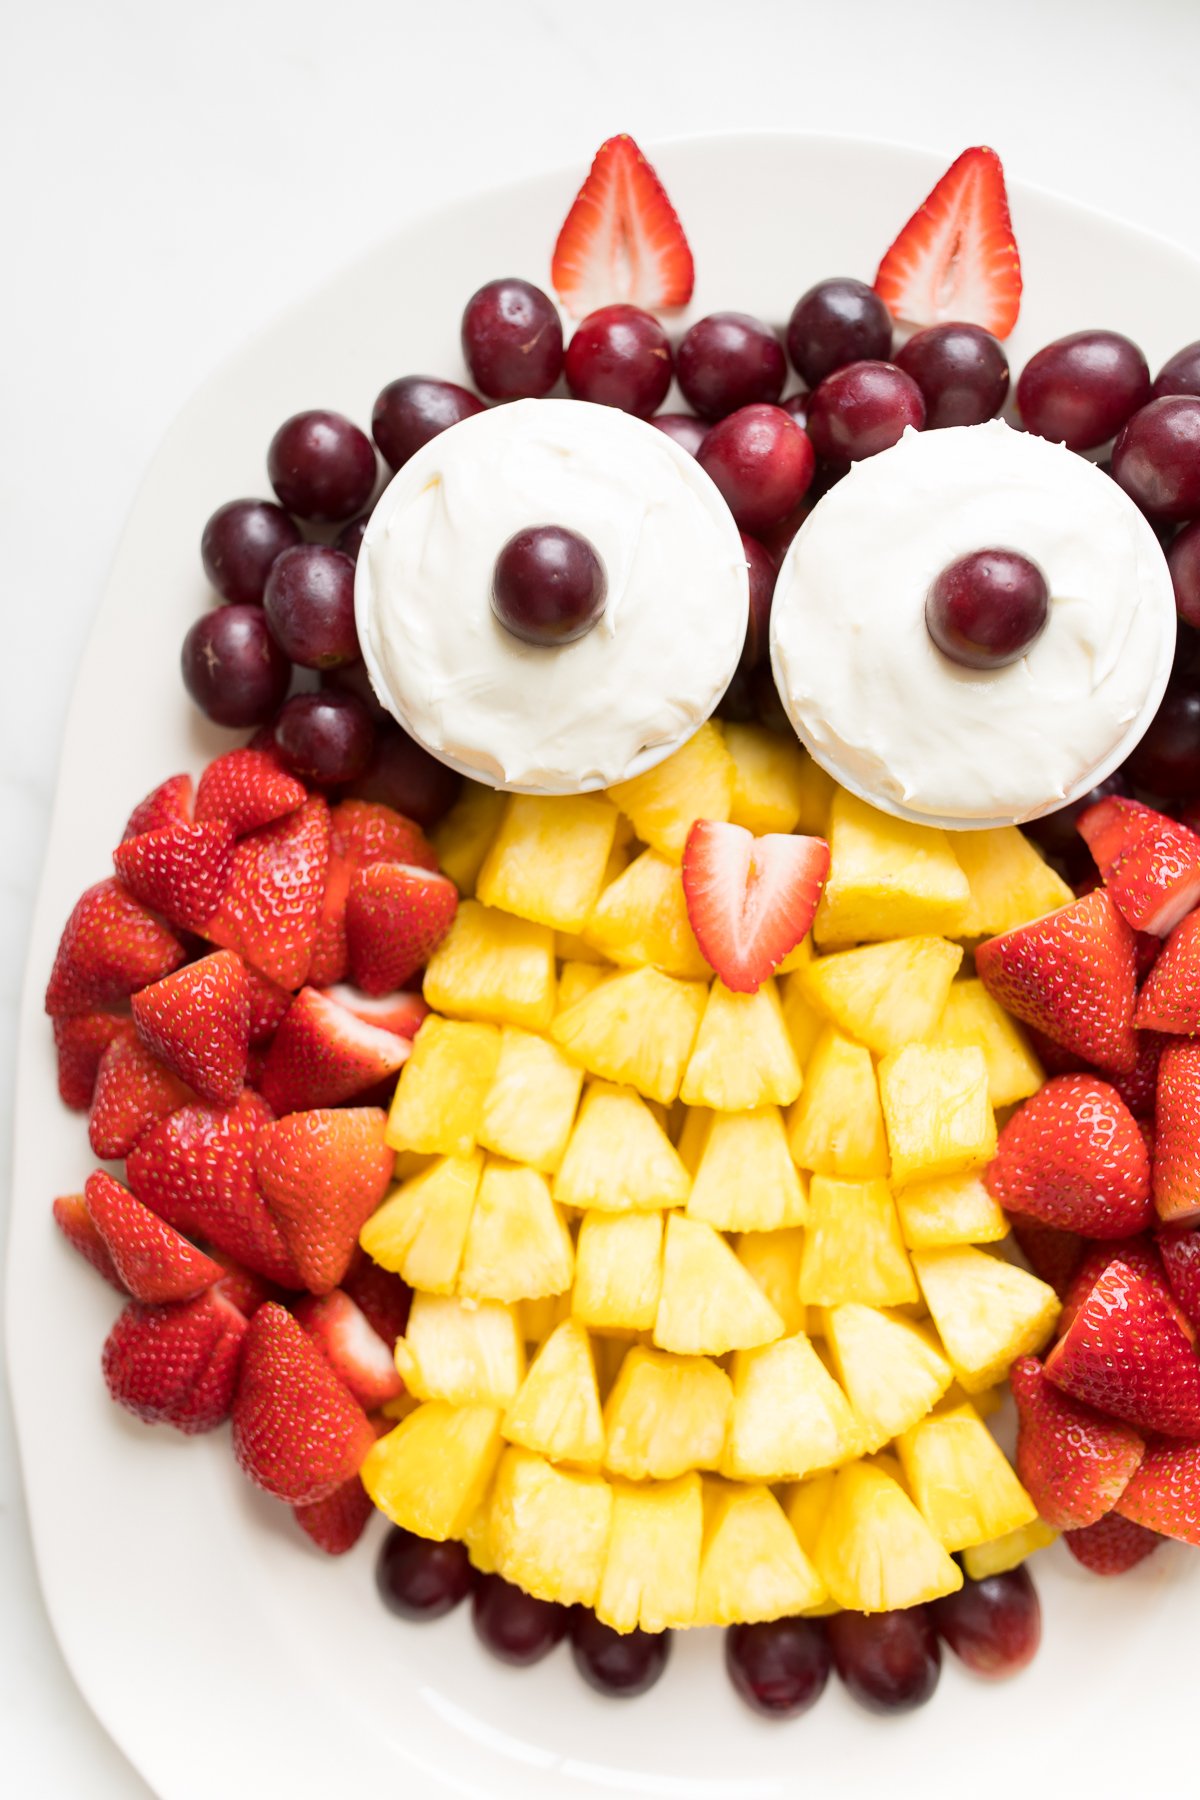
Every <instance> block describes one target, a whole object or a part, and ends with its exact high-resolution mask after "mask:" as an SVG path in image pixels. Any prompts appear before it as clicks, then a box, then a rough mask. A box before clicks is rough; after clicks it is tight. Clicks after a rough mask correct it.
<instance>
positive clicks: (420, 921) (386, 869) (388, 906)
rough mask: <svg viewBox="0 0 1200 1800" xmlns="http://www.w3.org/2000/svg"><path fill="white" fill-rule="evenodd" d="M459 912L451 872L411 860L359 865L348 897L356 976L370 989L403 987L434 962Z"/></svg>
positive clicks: (349, 936)
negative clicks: (433, 870) (420, 865)
mask: <svg viewBox="0 0 1200 1800" xmlns="http://www.w3.org/2000/svg"><path fill="white" fill-rule="evenodd" d="M457 911H458V889H457V888H456V887H455V885H454V883H453V882H452V881H450V880H448V879H447V877H446V876H445V875H435V874H433V873H431V871H430V870H428V869H422V868H417V867H415V866H413V865H411V864H408V863H387V862H384V863H372V864H371V865H370V866H369V867H368V868H360V869H356V870H355V872H354V874H353V876H352V877H351V881H350V893H349V896H348V898H347V901H346V940H347V943H348V945H349V950H350V976H351V979H352V980H353V981H354V983H355V985H356V986H358V987H360V988H361V989H362V990H363V992H364V993H365V994H389V993H391V992H392V990H393V989H394V988H398V987H403V985H404V983H405V982H406V981H407V980H408V979H409V977H410V976H411V975H414V974H415V973H416V971H417V970H418V969H420V968H422V967H423V966H424V965H425V963H427V962H428V960H429V958H430V956H431V955H432V954H433V952H434V950H436V949H437V946H438V945H439V944H440V943H441V941H442V939H443V938H444V937H445V935H446V933H447V932H448V931H449V929H450V927H451V925H452V924H453V923H454V915H455V913H456V912H457Z"/></svg>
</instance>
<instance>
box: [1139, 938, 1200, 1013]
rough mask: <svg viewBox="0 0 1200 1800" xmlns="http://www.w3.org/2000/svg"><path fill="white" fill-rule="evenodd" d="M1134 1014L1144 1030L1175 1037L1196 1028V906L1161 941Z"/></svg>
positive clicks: (1199, 954) (1199, 987)
mask: <svg viewBox="0 0 1200 1800" xmlns="http://www.w3.org/2000/svg"><path fill="white" fill-rule="evenodd" d="M1134 1017H1135V1018H1136V1020H1137V1023H1138V1024H1139V1025H1140V1026H1141V1027H1142V1028H1143V1029H1144V1030H1146V1029H1148V1030H1153V1031H1169V1032H1174V1033H1175V1034H1176V1035H1177V1036H1179V1037H1194V1036H1195V1034H1196V1033H1197V1032H1200V909H1197V910H1196V911H1195V912H1190V913H1189V914H1188V915H1187V917H1186V918H1185V919H1181V920H1180V922H1179V924H1178V925H1177V926H1176V927H1175V929H1174V931H1173V932H1172V933H1171V935H1170V937H1169V938H1168V939H1167V941H1166V943H1165V944H1164V945H1163V947H1162V954H1161V955H1160V956H1159V958H1158V960H1157V962H1156V963H1155V964H1154V967H1153V968H1152V969H1151V970H1150V972H1149V974H1148V975H1147V977H1146V985H1145V986H1144V987H1143V989H1142V991H1141V993H1140V994H1139V995H1138V1003H1137V1012H1136V1013H1135V1015H1134Z"/></svg>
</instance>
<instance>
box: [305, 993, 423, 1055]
mask: <svg viewBox="0 0 1200 1800" xmlns="http://www.w3.org/2000/svg"><path fill="white" fill-rule="evenodd" d="M321 992H322V994H323V995H324V997H325V999H326V1000H333V1001H336V1003H337V1004H338V1006H341V1007H344V1008H345V1010H346V1011H347V1012H349V1013H353V1014H354V1016H355V1018H356V1019H361V1020H362V1021H363V1023H364V1024H366V1025H377V1026H378V1027H379V1029H380V1031H394V1032H395V1033H396V1036H397V1037H402V1038H408V1039H409V1040H410V1042H411V1040H412V1039H413V1038H415V1037H416V1035H417V1032H418V1031H419V1030H420V1028H421V1025H422V1024H423V1023H424V1021H425V1020H426V1019H427V1018H428V1017H429V1007H428V1005H427V1004H426V1002H425V1001H424V1000H423V999H422V998H421V996H420V994H409V993H406V992H405V991H404V990H403V989H401V990H400V991H398V992H397V993H394V994H376V995H370V994H360V993H359V991H358V989H357V988H355V987H350V986H349V984H348V983H346V982H335V983H334V985H333V986H332V987H327V988H322V989H321Z"/></svg>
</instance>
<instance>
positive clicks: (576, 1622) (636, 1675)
mask: <svg viewBox="0 0 1200 1800" xmlns="http://www.w3.org/2000/svg"><path fill="white" fill-rule="evenodd" d="M670 1650H671V1634H670V1632H669V1631H659V1632H650V1631H638V1630H634V1631H626V1632H621V1631H613V1630H612V1628H611V1626H608V1625H602V1624H601V1623H600V1621H599V1619H598V1618H597V1617H596V1615H595V1613H594V1612H591V1611H590V1610H589V1609H588V1608H587V1607H585V1606H580V1607H577V1608H576V1609H575V1614H574V1617H573V1618H572V1620H571V1654H572V1656H573V1657H574V1659H575V1667H576V1668H577V1669H578V1670H579V1673H580V1674H581V1675H582V1676H583V1678H584V1680H585V1681H586V1682H587V1683H588V1686H589V1687H594V1688H595V1689H596V1690H597V1691H598V1692H599V1693H601V1694H611V1695H613V1696H614V1697H615V1698H618V1699H623V1700H631V1699H633V1697H634V1696H635V1695H637V1694H644V1693H645V1692H646V1690H647V1689H648V1688H652V1687H653V1686H654V1684H655V1682H656V1681H657V1680H658V1678H659V1676H660V1675H661V1674H662V1672H663V1670H664V1669H665V1668H666V1666H667V1657H668V1656H669V1654H670Z"/></svg>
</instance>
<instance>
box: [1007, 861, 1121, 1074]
mask: <svg viewBox="0 0 1200 1800" xmlns="http://www.w3.org/2000/svg"><path fill="white" fill-rule="evenodd" d="M975 970H976V973H977V974H978V975H979V977H980V979H981V980H982V982H983V985H984V986H985V987H986V988H987V990H988V992H989V994H991V996H992V998H993V1000H997V1001H999V1003H1000V1005H1001V1006H1003V1007H1004V1008H1005V1010H1006V1011H1007V1012H1010V1013H1013V1014H1014V1015H1015V1016H1016V1017H1017V1018H1018V1019H1020V1020H1021V1021H1022V1022H1023V1023H1024V1024H1026V1025H1032V1026H1034V1028H1035V1029H1036V1030H1038V1031H1041V1032H1044V1033H1045V1035H1046V1036H1047V1037H1050V1038H1053V1039H1054V1040H1055V1042H1056V1043H1059V1044H1061V1045H1062V1046H1063V1047H1064V1049H1066V1050H1068V1051H1070V1052H1071V1054H1072V1055H1075V1056H1078V1057H1080V1058H1081V1059H1082V1060H1083V1061H1084V1062H1088V1063H1094V1064H1095V1065H1096V1067H1097V1068H1100V1069H1115V1070H1118V1071H1122V1070H1125V1071H1128V1070H1130V1069H1132V1068H1133V1067H1134V1066H1135V1064H1136V1062H1137V1055H1138V1045H1137V1038H1136V1036H1135V1034H1134V1029H1133V1009H1134V1005H1135V1003H1136V999H1137V990H1136V987H1135V974H1134V970H1135V961H1134V936H1133V931H1132V928H1131V927H1130V926H1129V924H1128V923H1127V922H1126V921H1125V920H1124V919H1123V918H1122V917H1121V915H1120V913H1119V912H1118V911H1117V909H1116V907H1115V906H1114V905H1113V903H1112V901H1111V900H1110V899H1109V897H1108V895H1107V893H1106V892H1105V891H1104V889H1103V888H1098V889H1097V890H1096V892H1095V893H1094V894H1088V895H1086V896H1085V897H1084V899H1082V900H1072V901H1070V902H1069V903H1068V904H1067V905H1066V906H1060V907H1058V908H1057V910H1056V911H1054V912H1051V913H1047V914H1046V916H1045V917H1044V918H1042V919H1036V920H1034V922H1033V923H1032V924H1031V925H1020V926H1018V927H1017V929H1016V930H1015V931H1006V932H1004V933H1003V935H1002V936H1000V937H994V938H988V939H987V940H986V942H984V943H982V944H980V946H979V948H978V949H977V950H976V952H975Z"/></svg>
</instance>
